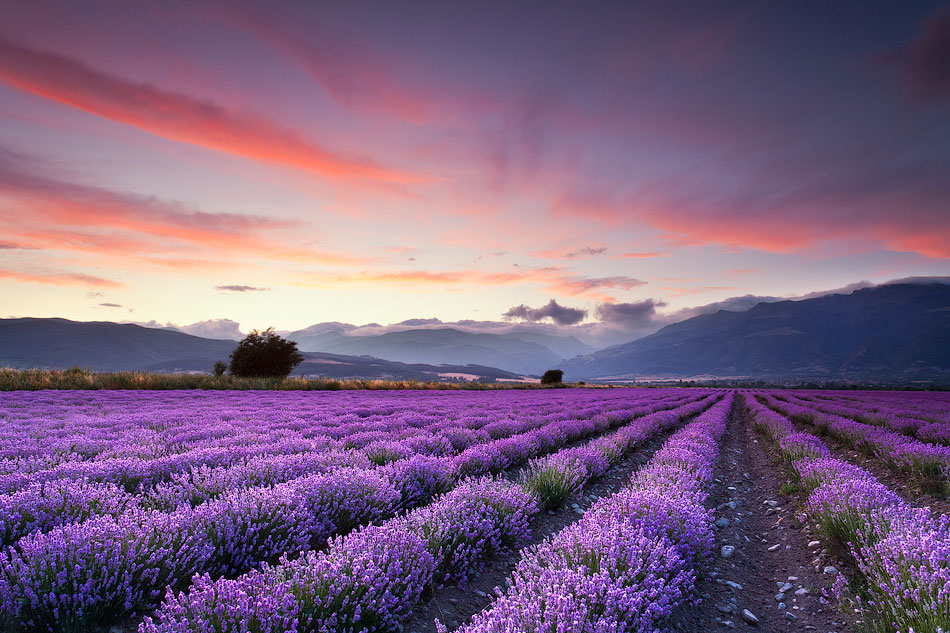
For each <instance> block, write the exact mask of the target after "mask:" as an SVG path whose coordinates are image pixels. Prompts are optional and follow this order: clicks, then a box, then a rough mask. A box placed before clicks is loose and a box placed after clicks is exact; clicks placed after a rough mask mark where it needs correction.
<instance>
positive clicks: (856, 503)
mask: <svg viewBox="0 0 950 633" xmlns="http://www.w3.org/2000/svg"><path fill="white" fill-rule="evenodd" d="M901 503H902V502H901V500H900V497H898V496H897V495H896V494H894V493H893V492H891V491H890V490H888V489H887V488H886V487H885V486H883V485H882V484H880V483H878V482H877V481H876V480H874V479H873V478H869V477H863V478H861V479H843V480H829V481H826V482H825V483H823V484H821V485H820V486H818V487H817V488H815V490H813V491H812V493H811V494H810V495H808V500H807V502H806V504H805V508H806V510H807V511H808V512H809V514H811V515H812V516H814V517H815V519H816V521H817V522H818V526H819V528H820V529H821V531H822V532H824V534H825V535H826V536H827V537H828V538H829V539H830V540H831V541H832V542H833V543H835V544H837V545H838V546H839V547H840V548H842V549H843V550H845V551H847V549H848V543H861V542H864V541H865V540H873V539H874V538H876V537H877V535H878V534H880V533H881V532H882V527H881V526H880V525H879V524H878V523H877V521H878V519H879V518H881V517H880V516H879V515H877V514H874V513H873V511H874V510H877V509H878V508H882V507H887V506H897V505H900V504H901Z"/></svg>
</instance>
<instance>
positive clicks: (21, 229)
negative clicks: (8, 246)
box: [0, 155, 367, 264]
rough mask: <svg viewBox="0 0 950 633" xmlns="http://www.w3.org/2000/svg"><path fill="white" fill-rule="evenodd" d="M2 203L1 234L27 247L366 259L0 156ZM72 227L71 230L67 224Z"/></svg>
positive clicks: (265, 221) (250, 222)
mask: <svg viewBox="0 0 950 633" xmlns="http://www.w3.org/2000/svg"><path fill="white" fill-rule="evenodd" d="M0 196H5V197H8V198H9V199H10V200H11V201H13V202H14V204H10V205H4V206H0V225H4V224H5V225H6V228H5V231H6V234H7V235H8V236H9V237H11V238H16V239H18V240H21V241H23V242H24V244H26V245H27V246H30V247H32V248H46V249H59V250H70V251H80V252H96V253H118V254H123V255H130V254H131V255H135V254H167V253H179V252H180V251H183V250H186V249H189V248H192V247H193V246H195V245H197V246H202V247H206V248H208V249H211V250H213V251H216V252H218V253H222V252H224V253H234V254H239V255H240V256H241V257H242V258H244V259H246V258H248V257H251V258H253V257H261V258H266V259H276V260H281V261H297V262H303V263H311V264H313V263H320V264H355V263H360V262H362V263H365V262H366V261H367V260H366V259H365V258H362V257H354V256H350V255H346V254H341V253H332V252H325V251H316V250H310V249H305V248H299V247H294V246H288V245H287V244H285V243H281V242H280V241H277V240H275V239H274V237H273V234H274V233H275V232H280V231H284V230H289V229H298V228H299V227H300V224H299V223H297V222H290V221H286V220H279V219H272V218H264V217H260V216H251V215H241V214H233V213H207V212H203V211H196V210H194V209H190V208H188V207H186V206H184V205H182V204H179V203H175V202H167V201H163V200H160V199H158V198H155V197H151V196H140V195H135V194H132V193H127V192H118V191H113V190H111V189H105V188H102V187H95V186H89V185H80V184H74V183H70V182H64V181H61V180H55V179H52V178H46V177H43V176H38V175H34V174H32V173H26V172H23V171H21V170H18V169H16V168H14V167H12V166H10V165H8V164H7V161H4V160H3V157H2V155H0ZM70 227H75V228H70Z"/></svg>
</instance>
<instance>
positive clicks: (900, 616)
mask: <svg viewBox="0 0 950 633" xmlns="http://www.w3.org/2000/svg"><path fill="white" fill-rule="evenodd" d="M887 514H888V515H889V516H888V517H887V519H886V523H887V525H888V530H887V532H886V533H885V534H884V535H883V536H882V537H881V538H880V539H879V540H877V541H876V542H874V543H872V544H870V545H865V546H859V547H858V549H857V553H856V559H857V564H858V569H859V570H860V572H861V573H862V574H863V575H864V576H865V578H867V581H868V584H869V585H870V586H872V587H874V589H875V593H876V594H878V595H879V596H880V597H879V598H878V599H876V600H875V601H874V605H873V609H869V610H868V615H869V617H870V619H871V620H872V621H875V622H876V623H877V624H878V625H879V627H880V629H881V630H893V628H894V627H895V623H900V629H901V630H913V631H940V630H944V631H946V630H950V629H948V628H946V627H948V626H950V518H948V516H947V515H940V516H939V517H937V518H936V519H935V518H933V517H931V515H930V513H929V512H928V511H927V510H925V509H910V508H901V509H900V511H894V510H891V511H889V512H887ZM882 522H883V521H882Z"/></svg>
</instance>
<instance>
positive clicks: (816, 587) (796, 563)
mask: <svg viewBox="0 0 950 633" xmlns="http://www.w3.org/2000/svg"><path fill="white" fill-rule="evenodd" d="M763 442H764V440H763V439H761V438H760V437H759V436H758V435H757V434H756V432H755V430H754V429H753V428H752V421H751V418H750V416H749V415H748V413H747V412H746V411H745V410H744V407H742V405H741V404H740V403H739V402H738V401H737V403H736V405H735V408H734V409H733V411H732V414H731V415H730V418H729V423H728V426H727V428H726V432H725V434H724V435H723V438H722V445H721V451H720V454H719V461H718V463H717V464H716V469H715V473H714V479H713V485H712V488H711V489H710V496H709V499H708V500H707V502H706V506H707V507H708V508H711V509H712V510H713V512H714V518H715V519H716V520H717V521H719V522H720V523H719V525H720V526H724V527H719V528H717V531H716V548H715V558H714V560H713V561H712V563H711V566H710V567H709V568H708V569H706V570H705V574H704V576H705V577H704V578H702V579H701V580H700V581H699V582H698V583H697V589H698V591H699V593H700V595H701V601H700V604H699V605H698V606H684V607H682V608H681V609H679V610H678V611H677V612H676V613H675V614H674V616H673V618H672V619H671V622H670V625H671V626H670V628H671V629H672V630H677V631H689V632H693V631H724V630H727V629H737V630H746V631H756V630H757V631H818V632H819V633H829V632H854V631H855V630H856V629H854V628H853V626H852V624H851V621H850V620H848V619H846V617H845V616H844V615H842V613H841V612H840V611H838V609H837V607H836V606H835V605H833V604H828V603H826V602H825V601H824V600H823V599H822V597H821V594H822V590H823V588H826V587H830V585H831V583H832V582H833V574H834V573H837V569H831V568H829V569H827V570H826V569H825V568H826V566H835V567H840V565H839V564H838V563H837V562H835V561H833V560H831V559H830V558H829V557H828V556H827V554H825V552H824V551H823V550H821V549H820V545H818V544H816V543H814V540H815V538H814V537H813V536H811V533H810V531H809V529H808V527H807V526H806V525H803V524H802V523H801V522H800V521H799V520H798V518H797V514H798V508H797V507H796V501H797V500H796V499H794V498H791V497H787V496H785V495H783V494H781V492H780V489H781V487H782V485H783V484H785V483H786V478H785V476H784V473H783V472H782V471H781V470H780V469H779V468H778V466H777V464H773V463H772V462H771V460H770V457H769V455H768V453H767V451H766V448H765V445H764V444H763ZM722 519H725V520H726V521H722ZM726 522H728V523H726ZM809 543H811V545H812V547H811V548H810V547H809ZM724 548H725V549H724ZM729 548H734V549H732V550H730V549H729ZM826 571H827V572H829V573H825V572H826ZM783 590H784V591H783ZM745 610H747V611H748V613H744V611H745ZM750 614H751V615H750ZM750 620H755V622H750Z"/></svg>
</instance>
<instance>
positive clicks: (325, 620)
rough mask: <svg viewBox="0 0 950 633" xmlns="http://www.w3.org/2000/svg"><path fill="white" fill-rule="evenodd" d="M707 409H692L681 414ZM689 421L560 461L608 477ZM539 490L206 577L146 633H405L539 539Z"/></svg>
mask: <svg viewBox="0 0 950 633" xmlns="http://www.w3.org/2000/svg"><path fill="white" fill-rule="evenodd" d="M703 406H705V405H699V404H694V405H690V406H688V407H685V408H684V409H687V410H685V411H682V412H681V415H690V414H693V413H696V412H697V410H698V409H701V407H703ZM679 417H680V416H679V415H677V414H674V413H673V412H662V413H656V414H652V415H648V416H645V417H642V418H638V419H637V420H635V421H633V422H632V423H630V424H629V425H627V426H624V427H622V428H621V429H620V430H619V431H617V432H615V433H614V434H612V435H611V436H609V437H604V438H601V439H598V440H595V441H594V442H591V443H589V444H588V445H587V446H586V447H584V448H583V450H578V449H566V450H565V451H563V453H564V454H565V455H568V454H570V459H565V460H564V461H563V462H560V463H563V464H565V465H566V466H568V467H570V468H572V469H573V468H574V467H575V466H577V465H578V464H580V465H583V466H584V467H585V468H586V470H587V476H586V478H587V479H590V478H593V477H595V476H597V475H598V474H602V473H603V472H604V470H603V469H602V464H603V463H604V461H605V460H606V461H608V463H610V462H615V461H616V460H618V459H620V457H621V456H622V455H623V454H625V453H627V452H628V451H630V450H632V449H633V448H634V447H635V446H638V445H640V444H641V443H642V442H644V441H646V440H647V439H648V438H649V437H651V436H652V435H654V434H656V433H657V432H659V431H660V430H662V429H664V428H667V427H669V426H670V425H672V424H675V423H677V422H678V421H679ZM554 458H555V459H556V458H557V455H556V456H554ZM530 479H531V476H530V475H528V476H527V480H530ZM530 492H531V489H530V487H529V486H524V487H521V486H518V485H515V484H511V483H507V482H501V481H497V480H494V481H493V480H485V479H481V480H475V481H469V482H467V483H463V484H462V485H461V486H459V487H458V488H456V489H455V490H453V491H452V492H450V493H448V494H446V495H444V496H443V497H441V498H440V499H439V500H438V501H436V502H435V503H433V504H432V505H430V506H427V507H425V508H420V509H419V510H416V511H413V512H411V513H409V514H408V515H406V516H405V517H401V518H398V519H394V520H392V521H389V522H387V523H386V524H384V525H382V526H378V527H370V528H365V529H363V530H360V531H358V532H355V533H354V534H352V535H350V536H349V537H345V538H341V539H336V540H335V541H334V542H333V543H332V544H331V546H330V548H329V549H328V550H327V551H326V552H323V553H313V552H311V553H308V554H304V555H302V556H301V557H300V558H298V559H295V560H292V561H291V560H284V561H282V562H281V564H280V565H278V566H276V567H273V568H264V569H263V570H262V571H261V572H252V573H251V574H249V575H248V576H245V577H243V578H240V579H238V580H236V581H218V582H216V583H215V582H211V581H210V579H209V578H206V577H203V578H199V579H198V580H197V582H196V584H195V585H194V586H193V587H192V589H191V591H190V592H189V593H187V594H178V595H175V594H174V593H173V592H170V593H169V596H168V597H167V599H166V601H165V603H164V604H163V606H162V609H161V610H160V611H159V613H158V615H157V620H152V619H147V620H146V622H145V623H144V624H143V625H142V627H141V628H140V631H142V632H143V633H160V632H169V633H170V632H179V631H216V632H219V633H224V632H231V631H244V630H254V631H261V632H263V631H351V630H354V631H355V630H363V631H377V630H397V629H398V626H399V623H400V622H401V621H403V620H404V619H405V618H406V617H407V616H408V615H409V613H410V612H411V609H412V606H413V605H414V604H415V603H416V602H418V600H419V599H420V597H421V595H422V592H423V591H424V589H425V588H427V587H429V586H432V585H440V584H443V583H446V582H450V581H451V582H465V581H466V580H468V578H469V577H471V575H472V574H473V573H476V572H477V570H478V569H479V567H480V565H481V563H482V561H483V560H484V558H485V557H486V556H488V555H490V554H492V553H497V552H499V551H502V550H503V549H510V548H512V547H516V546H517V545H519V544H520V543H522V542H523V541H524V540H525V539H526V538H527V537H528V536H529V534H530V530H529V528H528V526H527V521H528V520H530V518H531V517H533V516H534V514H536V513H537V511H538V509H539V505H538V499H536V498H535V497H534V496H533V495H532V494H530ZM513 519H517V520H516V521H514V520H513ZM245 627H246V628H245Z"/></svg>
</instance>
